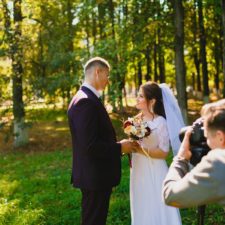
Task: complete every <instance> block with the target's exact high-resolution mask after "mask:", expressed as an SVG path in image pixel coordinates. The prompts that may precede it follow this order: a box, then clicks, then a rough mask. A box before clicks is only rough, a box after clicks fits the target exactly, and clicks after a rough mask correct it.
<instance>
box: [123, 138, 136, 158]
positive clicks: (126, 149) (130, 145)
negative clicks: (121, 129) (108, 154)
mask: <svg viewBox="0 0 225 225" xmlns="http://www.w3.org/2000/svg"><path fill="white" fill-rule="evenodd" d="M120 144H121V152H122V153H123V154H128V153H131V152H134V151H136V148H137V147H138V145H139V144H138V143H137V142H136V141H130V140H127V139H124V140H122V141H120Z"/></svg>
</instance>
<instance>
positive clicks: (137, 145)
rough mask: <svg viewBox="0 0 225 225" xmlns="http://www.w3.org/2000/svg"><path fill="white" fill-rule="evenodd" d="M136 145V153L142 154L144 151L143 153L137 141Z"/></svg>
mask: <svg viewBox="0 0 225 225" xmlns="http://www.w3.org/2000/svg"><path fill="white" fill-rule="evenodd" d="M135 144H136V145H135V152H136V153H142V152H143V151H142V147H141V145H140V143H139V142H137V141H135Z"/></svg>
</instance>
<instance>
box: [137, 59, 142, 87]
mask: <svg viewBox="0 0 225 225" xmlns="http://www.w3.org/2000/svg"><path fill="white" fill-rule="evenodd" d="M141 85H142V69H141V61H139V62H138V89H139V87H140V86H141Z"/></svg>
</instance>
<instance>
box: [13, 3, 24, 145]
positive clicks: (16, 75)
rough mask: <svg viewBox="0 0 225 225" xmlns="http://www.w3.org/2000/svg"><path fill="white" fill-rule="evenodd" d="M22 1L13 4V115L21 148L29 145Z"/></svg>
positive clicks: (18, 143)
mask: <svg viewBox="0 0 225 225" xmlns="http://www.w3.org/2000/svg"><path fill="white" fill-rule="evenodd" d="M21 3H22V1H21V0H15V1H14V2H13V12H14V27H15V28H14V36H13V44H12V51H11V53H12V65H13V66H12V70H13V115H14V135H15V138H14V146H15V147H19V146H22V145H24V144H27V143H28V132H27V127H26V124H25V110H24V103H23V85H22V78H23V67H22V60H23V52H22V43H21V40H22V29H21V23H22V12H21Z"/></svg>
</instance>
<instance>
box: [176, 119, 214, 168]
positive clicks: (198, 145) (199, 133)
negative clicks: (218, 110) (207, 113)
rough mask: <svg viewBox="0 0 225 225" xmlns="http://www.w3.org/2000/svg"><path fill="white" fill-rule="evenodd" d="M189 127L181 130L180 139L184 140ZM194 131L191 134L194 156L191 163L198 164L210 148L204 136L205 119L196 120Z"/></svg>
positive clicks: (193, 126)
mask: <svg viewBox="0 0 225 225" xmlns="http://www.w3.org/2000/svg"><path fill="white" fill-rule="evenodd" d="M187 128H188V127H183V128H182V129H181V131H180V134H179V138H180V141H183V139H184V135H185V132H186V130H187ZM192 128H193V131H192V133H191V136H190V145H191V149H190V150H191V152H192V156H191V159H190V163H191V164H192V165H193V166H196V165H197V164H198V163H199V162H200V161H201V159H202V157H203V156H204V155H207V153H208V152H209V150H210V148H209V146H208V145H207V141H206V138H205V136H204V127H203V121H202V120H201V119H198V120H196V122H194V123H193V125H192Z"/></svg>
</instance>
